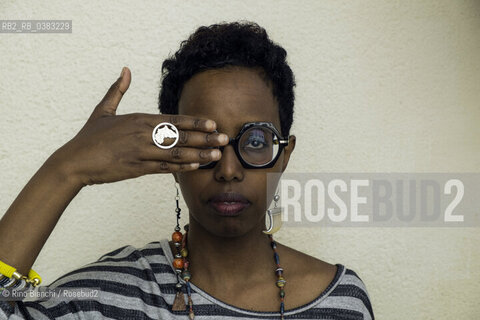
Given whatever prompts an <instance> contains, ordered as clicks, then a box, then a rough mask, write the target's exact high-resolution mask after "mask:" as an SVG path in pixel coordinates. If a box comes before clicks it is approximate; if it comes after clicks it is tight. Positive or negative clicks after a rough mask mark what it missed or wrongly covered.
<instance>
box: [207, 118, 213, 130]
mask: <svg viewBox="0 0 480 320" xmlns="http://www.w3.org/2000/svg"><path fill="white" fill-rule="evenodd" d="M206 125H207V128H208V129H213V128H215V121H212V120H207V123H206Z"/></svg>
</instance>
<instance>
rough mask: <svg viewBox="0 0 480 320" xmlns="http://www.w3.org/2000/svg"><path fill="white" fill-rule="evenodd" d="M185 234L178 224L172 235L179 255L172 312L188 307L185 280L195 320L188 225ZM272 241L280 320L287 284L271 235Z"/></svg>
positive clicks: (177, 256) (176, 264)
mask: <svg viewBox="0 0 480 320" xmlns="http://www.w3.org/2000/svg"><path fill="white" fill-rule="evenodd" d="M184 229H185V234H183V235H182V233H181V232H180V227H179V225H178V223H177V226H176V227H175V232H174V233H173V234H172V241H173V243H174V245H175V249H176V251H177V253H176V254H175V257H174V259H173V263H172V265H173V267H174V268H175V272H176V275H177V284H176V285H175V290H176V294H175V300H174V302H173V306H172V311H185V310H186V308H187V306H186V304H185V298H184V296H183V291H182V286H183V284H182V283H181V282H180V278H181V279H183V280H184V281H185V283H186V286H187V295H188V306H189V314H188V316H189V318H190V320H193V319H194V318H195V313H194V312H193V302H192V288H191V286H190V279H191V278H192V274H191V273H190V271H189V270H188V267H189V261H188V259H187V257H188V247H187V238H188V224H186V225H185V226H184ZM268 238H269V239H270V246H271V247H272V249H273V258H274V260H275V264H276V266H277V267H276V269H275V274H276V275H277V281H276V285H277V287H278V288H279V289H280V319H282V320H283V319H284V318H283V313H284V310H285V303H284V300H285V291H284V287H285V284H286V280H285V279H284V277H283V268H282V267H281V266H280V257H279V256H278V253H277V244H276V242H275V241H274V240H273V237H272V235H271V234H269V235H268Z"/></svg>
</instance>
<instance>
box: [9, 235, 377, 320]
mask: <svg viewBox="0 0 480 320" xmlns="http://www.w3.org/2000/svg"><path fill="white" fill-rule="evenodd" d="M172 260H173V255H172V251H171V249H170V246H169V244H168V240H167V239H162V240H161V241H156V242H151V243H149V244H147V245H145V246H144V247H143V248H140V249H137V248H135V247H133V246H125V247H122V248H119V249H117V250H114V251H112V252H110V253H108V254H106V255H103V256H102V257H100V259H98V261H96V262H93V263H91V264H88V265H85V266H83V267H81V268H79V269H77V270H74V271H72V272H70V273H67V274H65V275H63V276H62V277H60V278H58V279H57V280H55V281H54V282H53V283H51V284H50V285H49V286H48V288H49V289H56V290H59V288H68V289H71V288H96V289H99V291H98V294H97V295H96V297H94V298H88V299H85V298H83V299H76V300H66V299H64V298H63V299H59V298H48V299H44V300H43V301H40V300H33V301H27V300H32V299H27V300H24V301H17V304H16V305H15V308H14V307H12V306H11V305H10V304H9V303H7V302H6V301H4V300H2V299H1V298H0V319H65V320H67V319H125V320H126V319H132V320H133V319H145V320H150V319H188V304H187V310H186V311H171V309H172V304H173V300H174V297H175V284H176V282H177V280H176V279H177V277H176V275H175V271H174V269H173V266H172ZM337 266H338V268H337V273H336V275H335V278H334V280H333V281H332V282H331V283H330V285H329V286H328V287H327V288H326V289H325V290H324V291H323V292H322V293H321V294H320V295H319V296H318V297H317V298H316V299H315V300H313V301H311V302H310V303H308V304H305V305H303V306H301V307H297V308H295V309H289V310H286V311H285V313H284V316H285V319H349V320H355V319H372V320H373V319H374V315H373V311H372V307H371V304H370V299H369V295H368V293H367V290H366V287H365V285H364V283H363V282H362V280H361V279H360V278H359V277H358V275H357V274H356V273H355V272H354V271H353V270H351V269H348V268H346V267H345V266H344V265H342V264H337ZM181 281H182V282H183V280H181ZM191 288H192V300H193V308H194V312H195V319H198V320H210V319H212V320H217V319H230V320H242V319H280V313H279V312H264V311H251V310H246V309H241V308H238V307H235V306H232V305H230V304H227V303H224V302H222V301H219V300H217V299H216V298H214V297H213V296H211V295H209V294H208V293H206V292H205V291H203V290H201V289H200V288H198V287H196V286H195V285H194V284H193V283H192V284H191ZM183 289H184V297H185V300H186V299H187V294H186V287H185V286H183Z"/></svg>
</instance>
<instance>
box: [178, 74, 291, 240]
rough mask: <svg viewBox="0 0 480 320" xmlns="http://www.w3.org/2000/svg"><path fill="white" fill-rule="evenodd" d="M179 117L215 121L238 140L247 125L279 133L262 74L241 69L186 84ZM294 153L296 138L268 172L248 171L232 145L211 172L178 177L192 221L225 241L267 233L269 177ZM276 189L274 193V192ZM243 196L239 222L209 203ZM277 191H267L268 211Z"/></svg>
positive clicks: (275, 109)
mask: <svg viewBox="0 0 480 320" xmlns="http://www.w3.org/2000/svg"><path fill="white" fill-rule="evenodd" d="M179 114H181V115H192V116H197V117H201V118H207V119H212V120H214V121H215V122H216V123H217V130H218V132H221V133H226V134H227V135H228V137H229V138H234V137H236V135H237V134H238V132H239V131H240V129H241V127H242V125H243V124H244V123H246V122H254V121H264V122H272V123H273V124H274V126H275V127H276V128H277V130H279V131H280V128H281V127H280V118H279V114H278V104H277V102H276V100H275V98H274V96H273V94H272V89H271V88H270V86H269V85H268V84H267V83H266V82H265V81H264V80H263V79H262V78H261V76H260V74H259V71H258V70H256V69H251V68H243V67H227V68H222V69H214V70H207V71H203V72H201V73H197V74H196V75H194V76H193V77H192V78H191V79H189V81H187V82H186V83H185V85H184V87H183V91H182V94H181V97H180V100H179ZM294 147H295V137H294V136H291V137H290V140H289V145H288V146H286V147H285V148H284V150H283V151H282V153H281V155H280V157H279V158H278V160H277V162H276V164H275V166H274V167H272V168H268V169H245V168H243V166H242V164H241V163H240V161H239V160H238V158H237V156H236V154H235V151H234V149H233V147H232V146H231V145H228V146H226V147H225V149H224V150H223V152H222V157H221V159H220V160H219V161H218V163H217V164H216V166H215V167H214V168H212V169H198V170H194V171H189V172H182V173H175V174H174V176H175V180H176V181H177V182H178V183H179V184H180V187H181V189H182V194H183V196H184V199H185V202H186V204H187V206H188V208H189V211H190V216H191V218H192V219H195V220H196V222H197V223H198V224H200V225H201V226H202V227H203V228H204V229H205V230H207V231H208V232H210V233H211V234H214V235H216V236H221V237H237V236H241V235H244V234H245V233H247V232H250V231H252V230H253V229H259V228H260V230H263V229H264V228H265V211H266V209H267V190H266V189H267V172H279V173H281V172H283V171H284V170H285V168H286V166H287V163H288V159H289V157H290V154H291V152H292V151H293V149H294ZM271 189H272V188H271ZM228 192H235V193H240V194H241V195H243V197H245V198H246V199H247V200H248V201H249V205H248V206H247V207H246V208H244V209H243V210H242V211H241V213H240V214H239V215H237V216H223V215H221V214H219V212H218V211H216V210H215V208H214V207H213V206H212V205H211V204H210V203H209V199H210V198H211V197H212V196H214V195H216V194H218V193H228ZM274 192H275V190H274V189H272V190H269V192H268V193H269V194H268V199H269V200H268V205H269V204H270V202H271V199H272V198H273V195H274Z"/></svg>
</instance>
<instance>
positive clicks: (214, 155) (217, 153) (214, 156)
mask: <svg viewBox="0 0 480 320" xmlns="http://www.w3.org/2000/svg"><path fill="white" fill-rule="evenodd" d="M212 157H213V158H214V159H216V158H218V157H220V151H219V150H216V149H215V150H212Z"/></svg>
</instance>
